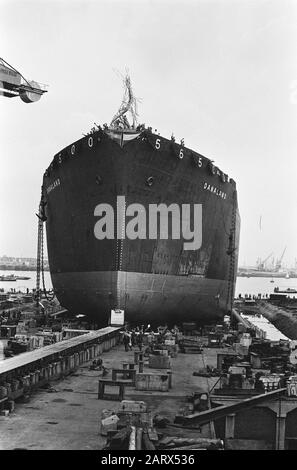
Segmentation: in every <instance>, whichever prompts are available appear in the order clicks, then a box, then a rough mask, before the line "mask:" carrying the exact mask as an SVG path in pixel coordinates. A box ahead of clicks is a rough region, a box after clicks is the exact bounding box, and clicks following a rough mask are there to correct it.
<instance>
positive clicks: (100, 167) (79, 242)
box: [43, 130, 240, 324]
mask: <svg viewBox="0 0 297 470" xmlns="http://www.w3.org/2000/svg"><path fill="white" fill-rule="evenodd" d="M125 139H126V140H125ZM43 196H44V200H45V202H46V206H45V207H46V217H47V221H46V230H47V246H48V256H49V265H50V272H51V277H52V282H53V287H54V290H55V292H56V295H57V297H58V299H59V301H60V303H61V304H62V305H63V306H64V307H65V308H67V309H68V310H70V311H72V312H73V313H83V314H86V315H87V316H89V317H92V318H94V319H95V321H96V322H97V323H98V324H106V322H107V320H108V317H109V314H110V311H111V309H114V308H121V309H124V310H125V318H126V319H127V320H128V321H136V322H138V321H139V322H140V321H141V322H149V323H155V322H158V323H162V322H167V323H180V322H181V321H183V320H186V321H188V320H189V321H190V320H191V321H192V320H193V321H196V322H197V323H206V322H211V321H213V320H216V319H218V318H221V317H222V316H223V315H224V314H226V313H227V312H230V309H231V304H232V300H233V294H234V286H235V279H236V272H237V258H238V245H239V227H240V218H239V213H238V206H237V192H236V186H235V183H234V181H233V180H231V179H230V180H229V179H228V178H227V177H226V175H224V174H223V173H222V172H221V171H220V170H219V169H218V168H216V167H214V166H213V165H212V164H211V162H210V161H209V160H208V159H207V158H205V157H203V156H201V155H199V154H197V153H196V152H193V151H192V150H190V149H187V148H185V147H183V146H181V145H178V144H175V143H174V142H171V141H168V140H167V139H164V138H163V137H160V136H158V135H155V134H152V133H151V132H147V131H142V132H139V133H138V134H137V133H135V134H134V135H133V134H120V133H119V134H117V133H113V132H107V131H101V130H100V131H98V132H95V133H93V134H91V135H90V136H86V137H85V138H83V139H81V140H79V141H77V142H75V143H74V144H71V145H70V146H69V147H67V148H65V149H64V150H62V151H61V152H60V153H59V154H57V155H56V156H55V157H54V159H53V161H52V163H51V165H50V166H49V168H48V169H47V170H46V172H45V175H44V180H43ZM118 196H122V197H124V198H125V204H126V206H125V207H128V206H129V205H131V204H141V205H142V207H144V209H145V210H147V211H148V210H149V205H150V204H162V203H163V204H166V205H167V206H169V205H170V204H178V205H179V206H182V204H188V205H189V204H192V205H193V204H201V205H202V245H201V247H200V248H199V249H196V250H185V249H184V240H183V239H182V238H180V239H174V237H173V236H172V233H169V238H168V239H161V238H160V237H159V236H158V238H157V239H150V238H149V237H148V236H147V237H146V238H145V239H133V240H132V239H129V238H128V237H126V236H125V228H126V226H125V222H126V219H125V221H121V220H119V219H118V215H117V214H116V215H115V219H116V220H115V225H116V226H117V228H119V227H120V229H121V234H119V233H118V232H117V233H116V234H115V238H114V239H102V240H98V238H96V236H95V226H96V222H97V221H98V217H97V216H96V215H95V214H96V211H95V208H96V207H97V206H98V204H109V205H110V206H111V207H113V208H116V207H117V198H118Z"/></svg>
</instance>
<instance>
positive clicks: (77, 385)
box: [0, 345, 221, 450]
mask: <svg viewBox="0 0 297 470" xmlns="http://www.w3.org/2000/svg"><path fill="white" fill-rule="evenodd" d="M136 350H138V349H136ZM220 351H221V350H220V349H210V348H205V349H204V353H203V355H201V354H182V353H179V354H178V356H177V357H176V358H172V374H173V387H172V389H170V391H169V392H138V391H136V390H135V389H133V388H126V395H125V399H132V400H133V399H135V400H143V401H145V402H146V403H147V405H148V408H149V411H152V412H153V414H157V413H162V415H165V416H167V417H168V418H169V419H170V420H172V421H173V419H174V417H175V415H176V414H178V412H179V409H180V407H182V406H183V405H185V402H186V396H187V395H190V394H191V393H192V392H193V391H199V390H203V391H207V390H208V389H209V387H212V385H213V384H214V383H215V382H216V380H217V379H216V378H204V377H195V376H193V372H194V371H197V370H198V369H200V368H203V367H205V365H206V364H207V365H209V366H214V367H216V361H217V359H216V355H217V353H218V352H220ZM133 358H134V351H129V352H125V351H124V346H123V345H118V346H116V347H115V348H113V349H112V350H110V351H108V352H104V353H103V354H102V359H103V364H104V366H105V367H107V368H108V369H112V368H113V367H115V368H117V367H121V364H122V362H123V361H125V362H133ZM88 367H89V364H85V365H84V366H81V367H80V368H79V369H78V370H77V371H76V372H75V373H73V374H72V375H69V376H67V377H66V378H65V379H63V380H58V381H55V382H51V387H50V388H49V389H39V390H38V391H35V392H34V394H32V396H31V399H30V401H29V403H16V409H15V411H14V412H13V413H10V415H9V416H8V417H0V450H12V449H30V450H53V449H56V450H99V449H102V447H104V445H105V442H106V440H105V437H104V436H101V434H100V433H99V422H100V418H101V412H102V410H103V409H114V410H117V408H118V406H119V402H118V401H109V400H98V399H97V390H98V377H100V376H101V372H99V371H90V370H89V368H88ZM136 367H137V366H136ZM151 370H152V369H149V368H148V366H146V367H145V368H144V372H146V371H151Z"/></svg>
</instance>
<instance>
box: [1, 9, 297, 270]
mask: <svg viewBox="0 0 297 470" xmlns="http://www.w3.org/2000/svg"><path fill="white" fill-rule="evenodd" d="M0 8H1V13H0V45H1V48H0V52H1V53H0V56H1V57H3V58H4V59H5V60H6V61H8V62H9V63H10V64H12V65H13V66H14V67H16V68H17V69H18V70H19V71H20V72H21V73H22V74H23V75H24V76H25V77H26V78H29V79H34V80H37V81H39V82H42V83H46V84H48V85H49V92H48V93H47V94H46V95H45V96H43V97H42V99H41V100H40V101H39V102H38V103H34V104H25V103H23V102H22V101H21V100H20V99H19V98H13V99H8V98H3V97H0V110H1V111H0V159H1V160H0V165H1V166H0V171H1V182H0V213H1V230H0V255H3V254H7V255H10V256H35V255H36V244H37V218H36V216H35V212H36V211H37V208H38V203H39V198H40V187H41V183H42V175H43V172H44V170H45V169H46V168H47V166H48V165H49V163H50V161H51V159H52V157H53V155H54V154H55V153H57V152H58V151H59V150H60V149H61V148H63V147H64V146H66V145H69V144H70V143H71V142H72V141H74V140H77V139H79V138H80V137H81V136H82V133H85V132H87V131H88V130H89V129H90V128H91V127H92V126H93V122H94V121H95V122H98V123H104V122H110V120H111V118H112V117H113V115H114V113H115V112H116V110H117V108H118V106H119V104H120V102H121V98H122V83H121V80H120V78H119V76H118V74H117V73H116V72H115V70H119V71H121V72H124V71H125V68H126V67H128V68H129V71H130V74H131V78H132V83H133V87H134V91H135V94H136V96H138V97H140V98H141V99H142V101H141V104H140V105H139V115H140V122H144V123H146V125H147V126H149V125H150V126H152V127H153V128H157V129H158V131H159V132H160V133H161V135H163V136H164V137H168V138H169V137H170V135H171V133H172V132H174V134H175V136H176V138H177V139H181V138H184V139H185V145H186V146H187V147H190V148H193V149H194V150H196V151H198V152H200V153H202V154H204V155H205V156H207V157H209V158H211V159H214V160H215V162H216V164H217V165H218V166H219V167H220V168H221V169H222V170H223V171H225V172H226V173H227V174H228V175H229V176H230V177H232V178H233V179H235V181H236V183H237V189H238V198H239V207H240V213H241V243H240V263H241V264H242V263H246V264H254V263H255V261H256V259H257V258H258V257H262V258H264V257H265V256H267V255H269V253H270V252H272V251H273V252H274V254H275V256H279V255H280V253H281V252H282V250H283V249H284V247H285V246H287V251H286V254H285V257H284V261H285V263H286V264H288V265H292V264H293V263H294V258H295V257H297V241H296V235H297V214H296V211H297V209H296V208H297V139H296V129H297V2H296V1H295V0H292V1H286V0H274V1H261V0H256V1H252V0H230V1H228V0H224V1H223V0H215V1H211V0H207V1H206V0H205V1H202V0H195V1H194V0H193V1H185V0H183V1H175V2H174V1H172V0H170V1H169V0H168V1H165V0H163V1H161V0H158V1H148V0H142V1H141V0H137V1H132V0H126V1H125V0H124V1H123V0H122V1H103V0H101V1H100V0H96V1H87V0H86V1H73V0H71V1H70V0H68V1H53V0H51V1H43V0H38V1H24V0H23V1H20V0H18V1H17V0H0ZM260 217H262V223H261V229H260V223H259V220H260Z"/></svg>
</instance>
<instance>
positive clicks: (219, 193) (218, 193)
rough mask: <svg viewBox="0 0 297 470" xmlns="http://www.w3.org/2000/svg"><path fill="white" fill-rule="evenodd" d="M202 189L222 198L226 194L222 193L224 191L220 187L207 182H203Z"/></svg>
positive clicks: (224, 197)
mask: <svg viewBox="0 0 297 470" xmlns="http://www.w3.org/2000/svg"><path fill="white" fill-rule="evenodd" d="M203 189H204V190H205V191H210V192H211V193H213V194H215V195H216V196H218V197H221V198H222V199H226V197H227V194H226V193H224V191H221V190H220V189H218V188H216V187H215V186H213V185H211V184H209V183H206V182H205V183H204V185H203Z"/></svg>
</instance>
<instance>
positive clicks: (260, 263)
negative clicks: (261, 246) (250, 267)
mask: <svg viewBox="0 0 297 470" xmlns="http://www.w3.org/2000/svg"><path fill="white" fill-rule="evenodd" d="M272 255H273V252H272V253H270V255H268V256H267V258H265V259H264V261H261V259H259V262H258V265H257V269H258V271H262V270H264V269H265V263H266V262H267V261H268V260H269V258H270V257H271V256H272Z"/></svg>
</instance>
